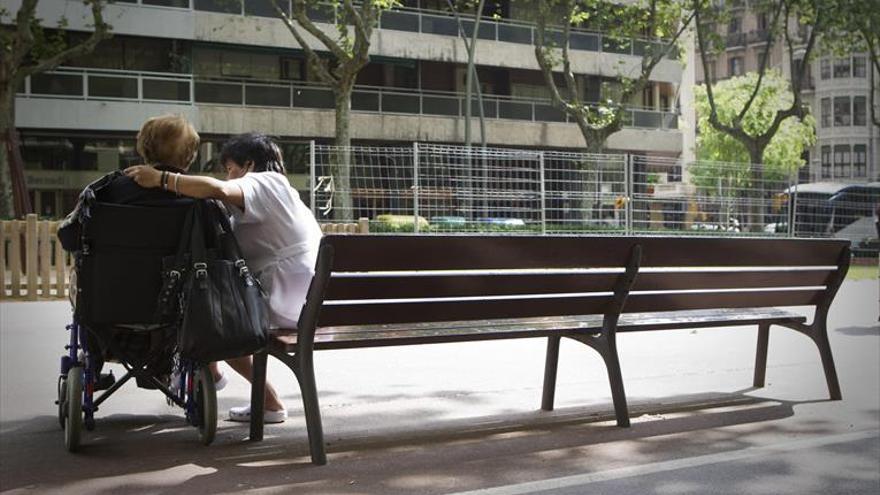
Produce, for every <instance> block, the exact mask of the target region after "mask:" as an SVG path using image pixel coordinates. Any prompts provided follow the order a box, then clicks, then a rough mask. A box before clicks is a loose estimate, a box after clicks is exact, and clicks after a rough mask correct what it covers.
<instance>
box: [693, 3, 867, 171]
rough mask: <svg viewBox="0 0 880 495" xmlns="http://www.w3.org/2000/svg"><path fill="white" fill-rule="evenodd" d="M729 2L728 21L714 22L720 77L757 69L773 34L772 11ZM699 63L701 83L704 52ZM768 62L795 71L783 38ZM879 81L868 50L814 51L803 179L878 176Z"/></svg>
mask: <svg viewBox="0 0 880 495" xmlns="http://www.w3.org/2000/svg"><path fill="white" fill-rule="evenodd" d="M730 8H731V15H730V19H729V21H728V24H727V25H726V26H716V27H715V28H716V30H717V32H718V33H719V34H721V35H722V36H725V39H726V48H725V51H724V52H723V53H721V54H720V55H717V56H714V57H713V58H712V59H710V61H709V72H710V74H711V75H712V76H713V78H714V79H715V80H716V81H719V80H723V79H727V78H730V77H734V76H740V75H742V74H744V73H745V72H755V71H757V70H758V68H759V67H760V61H761V59H762V58H763V57H764V54H765V52H766V46H767V41H768V40H769V37H770V23H771V18H770V14H767V13H759V12H756V11H754V10H753V9H750V8H749V3H748V2H747V1H745V0H740V1H737V2H735V3H734V4H733V5H732V6H731V7H730ZM789 28H790V29H797V26H789ZM820 46H821V45H817V50H818V49H819V47H820ZM795 53H797V52H795ZM696 65H697V69H696V77H695V79H696V81H697V84H703V82H704V72H703V65H702V61H701V59H700V57H696ZM768 68H774V69H777V70H779V71H780V72H781V73H782V74H783V76H784V77H786V78H789V77H790V76H791V62H790V57H789V55H788V50H787V49H785V47H784V40H782V39H777V40H775V41H774V43H773V45H772V46H771V48H770V51H769V59H768ZM878 85H880V74H878V73H877V71H875V70H873V68H872V65H871V63H870V59H869V58H868V54H867V53H851V54H848V55H845V56H837V55H835V54H830V53H822V52H821V51H820V52H819V53H817V54H816V55H815V56H814V57H813V60H812V61H811V63H810V64H809V65H808V77H807V80H806V81H805V84H804V88H803V97H804V101H805V102H806V103H807V104H808V105H809V106H810V111H811V113H812V114H813V116H814V118H815V119H816V145H815V146H814V147H813V148H812V149H810V150H809V151H808V152H807V154H806V156H805V159H806V161H807V165H806V166H805V167H804V168H803V169H802V170H801V174H800V180H801V182H823V181H825V182H827V181H836V182H866V181H867V182H870V181H878V180H880V128H878V127H877V126H876V125H873V123H872V122H871V113H870V108H869V106H868V105H869V104H870V103H869V102H870V91H871V90H872V88H873V90H874V91H875V92H877V93H875V99H876V100H877V103H878V104H880V94H878V93H880V88H878ZM878 113H880V109H878Z"/></svg>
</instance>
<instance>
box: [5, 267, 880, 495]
mask: <svg viewBox="0 0 880 495" xmlns="http://www.w3.org/2000/svg"><path fill="white" fill-rule="evenodd" d="M877 300H878V285H877V281H876V280H866V281H858V282H853V281H848V282H846V283H845V284H844V285H843V287H842V289H841V292H840V294H839V295H838V297H837V300H836V303H835V305H834V307H833V308H832V312H831V317H830V321H831V328H832V330H831V332H830V337H831V344H832V348H833V350H834V356H835V360H836V361H837V368H838V373H839V375H840V379H841V384H842V389H843V395H844V400H843V401H829V400H827V393H828V392H827V389H826V388H825V380H824V376H823V374H822V366H821V364H820V362H819V356H818V353H817V352H816V350H815V347H814V346H813V345H812V343H810V342H809V340H808V339H807V338H806V337H804V336H802V335H799V334H797V333H795V332H792V331H789V330H785V329H774V330H773V331H772V332H771V338H770V353H769V363H768V364H769V368H768V372H767V379H768V385H767V387H765V388H763V389H758V390H753V389H751V388H749V387H750V384H751V380H752V365H753V361H754V353H755V342H756V334H757V332H756V330H755V329H753V328H744V327H737V328H726V329H707V330H697V331H675V332H648V333H642V334H635V335H622V336H621V337H620V338H619V348H620V349H619V350H620V358H621V365H622V369H623V375H624V381H625V384H626V389H627V390H626V391H627V395H628V398H629V402H630V406H631V412H632V413H633V425H632V427H631V428H628V429H622V428H617V427H616V426H615V425H614V421H613V410H612V407H611V397H610V391H609V386H608V381H607V375H606V372H605V368H604V365H603V364H602V361H601V359H600V358H599V357H598V356H597V355H596V354H595V353H594V352H593V351H592V350H590V349H587V348H585V347H583V346H579V345H574V344H571V343H565V344H563V347H562V354H561V358H560V368H559V390H558V392H557V406H558V407H557V410H556V411H553V412H551V413H548V412H543V411H540V410H539V404H540V395H541V381H542V373H543V360H544V354H543V353H544V342H543V341H541V340H531V339H530V340H520V341H506V342H481V343H464V344H443V345H430V346H416V347H395V348H384V349H363V350H345V351H322V352H320V353H317V354H316V368H317V379H318V388H319V391H320V401H321V408H322V413H323V418H324V430H325V437H326V440H327V442H328V444H329V446H328V456H329V457H328V460H329V464H328V465H327V466H323V467H315V466H312V465H311V464H310V463H309V457H308V447H307V445H308V442H307V438H306V432H305V422H304V420H303V417H302V404H301V401H300V397H299V391H298V388H297V387H296V385H295V382H294V380H293V377H292V375H291V374H289V372H287V371H286V370H285V369H284V368H282V367H281V365H280V364H279V363H277V362H272V361H270V370H269V375H270V380H271V381H272V382H273V383H275V384H276V386H278V388H279V389H280V390H281V392H282V394H283V398H284V400H285V401H286V403H287V406H288V409H289V411H290V413H291V419H290V420H288V421H287V422H286V423H285V424H283V425H279V426H268V427H267V430H266V439H265V441H263V442H261V443H250V442H248V441H247V440H246V438H247V434H248V431H247V425H244V424H237V423H231V422H228V421H221V422H220V425H219V429H218V435H217V440H216V441H215V443H214V445H212V446H210V447H203V446H201V445H200V444H199V443H198V441H197V435H196V432H195V430H194V429H193V428H191V427H187V426H186V425H185V423H184V421H183V416H182V413H181V411H180V410H179V409H175V408H171V407H169V406H167V405H166V404H165V400H164V399H163V398H162V397H161V395H160V394H157V393H156V392H153V391H147V390H140V389H137V388H135V387H133V386H128V385H127V386H126V387H124V388H123V389H122V390H121V391H120V392H118V393H117V395H115V396H114V397H113V398H111V399H110V400H109V401H108V402H107V403H105V405H103V406H102V408H101V411H100V412H99V413H98V415H97V428H96V430H95V431H94V432H91V433H88V434H86V435H85V437H84V444H85V445H84V447H83V448H82V452H81V453H78V454H76V455H72V454H68V453H67V452H66V451H65V450H64V446H63V437H62V432H61V430H60V428H59V427H58V421H57V418H56V416H55V406H54V405H53V403H52V401H53V400H54V394H55V385H56V379H57V368H58V360H59V357H60V355H61V353H62V351H63V345H64V343H65V339H66V332H65V331H64V324H65V323H66V321H67V319H68V318H69V309H68V307H67V305H66V303H64V302H44V303H4V304H0V492H2V493H25V492H27V493H47V492H59V493H60V492H62V491H63V493H65V494H76V493H89V494H104V493H107V494H109V493H118V492H125V493H172V492H173V493H182V492H187V493H227V492H247V493H261V494H263V493H339V494H396V493H400V494H411V493H425V494H435V493H438V494H439V493H456V492H466V493H483V494H499V495H500V494H514V493H553V494H563V493H565V494H568V493H572V494H574V493H587V492H589V493H615V494H626V493H640V494H641V493H658V494H659V493H663V494H669V493H682V494H685V493H687V494H691V493H693V494H703V493H877V492H880V328H878V326H877V317H878V314H877ZM117 373H119V369H118V368H117ZM248 395H249V389H248V387H247V385H246V383H245V382H244V380H242V379H240V378H238V377H234V378H233V380H232V381H231V383H230V385H229V387H228V388H227V389H226V390H224V391H223V392H221V393H220V409H221V412H225V410H226V409H228V408H229V407H230V406H232V405H238V404H243V403H245V402H246V401H247V398H248Z"/></svg>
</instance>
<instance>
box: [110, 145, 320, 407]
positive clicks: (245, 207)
mask: <svg viewBox="0 0 880 495" xmlns="http://www.w3.org/2000/svg"><path fill="white" fill-rule="evenodd" d="M220 163H222V164H223V166H224V168H225V169H226V180H225V181H220V180H217V179H215V178H213V177H205V176H192V175H186V176H185V175H180V174H171V175H170V176H167V177H165V180H164V181H163V180H162V172H160V171H158V170H156V169H155V168H153V167H150V166H144V165H138V166H134V167H130V168H128V169H126V170H125V173H126V175H128V176H129V177H131V178H133V179H134V180H135V181H136V182H137V183H138V184H140V185H141V186H143V187H148V188H153V187H165V188H166V189H168V190H170V191H174V192H176V193H178V194H180V195H183V196H189V197H192V198H213V199H219V200H221V201H223V202H224V203H225V204H226V205H227V207H228V209H229V211H230V212H231V214H232V228H233V230H234V231H235V236H236V238H237V239H238V242H239V244H240V245H241V250H242V252H243V254H244V256H245V258H246V259H247V260H248V266H249V267H250V269H251V270H252V271H254V272H255V273H256V274H257V275H258V277H259V279H260V283H261V284H262V285H263V288H264V290H265V291H266V293H267V294H268V297H269V301H268V302H269V326H270V328H296V324H297V320H298V319H299V314H300V311H301V310H302V306H303V304H304V303H305V300H306V293H307V291H308V288H309V284H310V283H311V280H312V276H313V275H314V270H315V261H316V258H317V254H318V244H319V243H320V240H321V228H320V227H319V226H318V223H317V222H316V221H315V217H314V216H313V215H312V212H311V211H309V209H308V207H307V206H306V205H305V204H304V203H303V202H302V200H301V199H300V197H299V194H298V193H297V192H296V190H295V189H293V188H292V187H290V183H289V182H288V180H287V177H286V176H285V170H284V164H283V160H282V156H281V150H280V149H279V148H278V145H276V144H275V143H274V142H273V141H272V140H271V139H270V138H269V137H267V136H265V135H263V134H256V133H250V134H242V135H239V136H235V137H233V138H231V139H230V140H229V141H227V142H226V143H224V145H223V148H222V150H221V152H220ZM163 183H164V186H163V185H162V184H163ZM227 363H228V364H229V365H230V366H231V367H232V368H233V369H234V370H235V371H237V372H238V373H239V374H241V375H242V376H243V377H245V378H246V379H247V380H249V381H250V380H251V377H252V374H253V360H252V358H251V357H250V356H248V357H244V358H238V359H233V360H229V361H227ZM213 369H214V371H215V373H214V374H215V377H218V376H220V375H219V371H218V370H217V368H216V364H215V365H214V368H213ZM265 395H266V402H265V407H264V410H265V415H264V420H265V422H266V423H280V422H282V421H284V420H285V419H286V418H287V410H286V409H285V408H284V404H283V403H282V402H281V400H280V399H279V397H278V394H277V393H276V392H275V389H274V388H273V387H272V386H271V385H270V384H269V383H268V382H267V383H266V394H265ZM229 418H230V419H231V420H233V421H244V422H246V421H250V406H242V407H233V408H231V409H230V410H229Z"/></svg>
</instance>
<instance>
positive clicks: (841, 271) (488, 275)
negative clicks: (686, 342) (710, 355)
mask: <svg viewBox="0 0 880 495" xmlns="http://www.w3.org/2000/svg"><path fill="white" fill-rule="evenodd" d="M849 257H850V255H849V243H848V242H847V241H840V240H812V239H809V240H807V239H759V238H709V237H638V236H630V237H623V236H616V237H601V236H590V237H586V236H561V237H542V236H508V237H499V236H473V235H447V236H391V235H388V236H382V235H377V236H333V235H330V236H326V237H324V239H323V240H322V244H321V253H320V256H319V261H318V267H317V273H316V277H315V281H314V282H313V286H312V288H311V290H310V294H309V301H308V302H307V304H306V308H304V311H303V318H301V319H300V336H301V337H306V338H305V339H301V340H305V341H308V340H309V338H310V337H311V335H310V334H311V332H312V331H313V330H314V329H315V327H323V326H342V325H357V324H393V323H407V322H432V321H457V320H483V319H498V318H521V317H533V316H557V315H588V314H604V315H606V320H607V319H608V317H609V315H611V316H614V315H615V314H616V312H619V305H621V304H622V305H623V312H626V313H631V312H643V311H671V310H687V309H708V308H741V307H771V306H801V305H815V306H817V307H819V306H821V305H823V304H826V303H827V304H830V301H831V299H832V298H833V296H834V293H835V292H836V291H837V288H838V287H839V285H840V283H841V282H842V280H843V277H844V275H845V273H846V270H847V268H848V266H849ZM639 265H641V266H639ZM627 267H629V275H632V276H634V278H635V283H634V285H632V284H631V282H632V280H631V279H632V278H633V277H628V276H627V275H628V274H627ZM635 272H638V273H637V275H636V273H635ZM628 278H629V280H628ZM627 293H628V294H629V295H628V296H627ZM621 296H623V297H621ZM624 301H625V304H623V303H624ZM826 309H827V306H826Z"/></svg>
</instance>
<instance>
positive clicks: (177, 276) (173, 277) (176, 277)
mask: <svg viewBox="0 0 880 495" xmlns="http://www.w3.org/2000/svg"><path fill="white" fill-rule="evenodd" d="M168 276H169V277H171V280H173V281H176V280H179V279H180V272H179V271H177V270H171V271H170V272H168Z"/></svg>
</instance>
